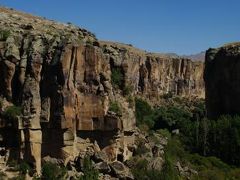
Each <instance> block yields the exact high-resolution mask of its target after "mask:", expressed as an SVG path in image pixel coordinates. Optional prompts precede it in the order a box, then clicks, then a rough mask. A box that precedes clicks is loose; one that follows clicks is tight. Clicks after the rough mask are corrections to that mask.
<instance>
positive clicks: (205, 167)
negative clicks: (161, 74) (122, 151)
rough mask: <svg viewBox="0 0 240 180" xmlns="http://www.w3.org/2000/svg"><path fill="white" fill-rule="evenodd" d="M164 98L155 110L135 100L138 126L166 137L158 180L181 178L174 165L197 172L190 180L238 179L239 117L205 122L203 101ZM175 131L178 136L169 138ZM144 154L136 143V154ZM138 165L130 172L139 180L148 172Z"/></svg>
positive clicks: (223, 117)
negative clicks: (163, 158)
mask: <svg viewBox="0 0 240 180" xmlns="http://www.w3.org/2000/svg"><path fill="white" fill-rule="evenodd" d="M166 98H167V103H166V104H165V105H164V106H160V107H156V108H152V107H151V106H150V105H149V104H148V103H147V102H146V101H144V100H142V99H136V100H135V103H136V106H135V107H136V111H135V112H136V120H137V125H138V127H140V128H142V126H147V127H148V128H145V129H149V130H151V131H149V135H150V134H151V132H152V131H154V133H160V134H162V135H163V136H165V137H168V145H167V147H166V148H165V164H164V166H163V170H162V171H161V175H159V176H158V177H159V178H158V179H163V180H165V179H182V178H183V177H182V176H181V177H179V172H177V171H176V167H175V166H176V163H177V162H180V163H181V165H182V166H183V167H185V166H186V167H189V168H192V169H194V170H196V171H197V172H198V175H194V174H192V177H191V178H190V179H196V180H197V179H198V180H205V179H207V180H208V179H209V180H210V179H211V180H212V179H220V180H221V179H229V180H230V179H239V177H240V174H239V172H240V169H239V168H238V167H239V166H240V154H239V149H240V117H239V116H234V117H232V116H229V115H227V116H221V117H220V118H219V119H217V120H209V119H207V118H206V111H205V105H204V101H201V100H197V101H191V102H189V101H187V100H186V99H184V98H179V97H170V96H168V95H166ZM175 129H178V130H179V132H180V133H179V135H174V136H173V135H171V133H169V132H172V131H173V130H175ZM146 151H147V150H145V149H144V146H141V143H140V144H139V148H137V151H136V154H137V155H139V156H141V154H144V153H146ZM141 165H142V166H139V165H136V167H135V168H134V170H133V173H134V175H135V176H136V177H139V178H140V177H144V175H145V176H147V175H148V171H150V170H145V168H146V167H147V165H146V167H145V165H144V163H143V162H142V163H141ZM138 168H139V170H138ZM155 174H156V172H155ZM149 177H150V176H148V178H149ZM143 179H144V178H143ZM145 179H146V178H145ZM152 179H154V178H152ZM183 179H184V178H183Z"/></svg>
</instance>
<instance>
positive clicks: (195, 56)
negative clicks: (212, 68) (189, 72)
mask: <svg viewBox="0 0 240 180" xmlns="http://www.w3.org/2000/svg"><path fill="white" fill-rule="evenodd" d="M205 53H206V52H205V51H203V52H200V53H198V54H192V55H184V56H183V57H185V58H189V59H191V60H193V61H205Z"/></svg>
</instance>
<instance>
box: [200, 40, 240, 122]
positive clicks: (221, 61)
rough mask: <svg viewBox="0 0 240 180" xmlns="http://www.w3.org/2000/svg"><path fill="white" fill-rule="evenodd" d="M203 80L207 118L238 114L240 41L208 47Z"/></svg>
mask: <svg viewBox="0 0 240 180" xmlns="http://www.w3.org/2000/svg"><path fill="white" fill-rule="evenodd" d="M205 65H206V67H205V71H204V80H205V84H206V108H207V114H208V117H209V118H213V119H214V118H217V117H219V116H220V115H222V114H230V115H235V114H240V107H239V102H240V96H239V94H240V88H239V80H240V73H239V68H240V43H232V44H227V45H225V46H223V47H221V48H216V49H209V50H208V51H207V53H206V60H205Z"/></svg>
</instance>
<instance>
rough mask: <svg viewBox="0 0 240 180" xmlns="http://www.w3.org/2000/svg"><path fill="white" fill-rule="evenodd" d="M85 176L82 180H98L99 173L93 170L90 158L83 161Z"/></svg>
mask: <svg viewBox="0 0 240 180" xmlns="http://www.w3.org/2000/svg"><path fill="white" fill-rule="evenodd" d="M82 171H83V173H84V175H83V176H81V177H80V180H98V177H99V172H98V171H97V170H96V169H94V168H93V164H92V161H91V159H90V158H89V157H85V158H84V159H83V168H82Z"/></svg>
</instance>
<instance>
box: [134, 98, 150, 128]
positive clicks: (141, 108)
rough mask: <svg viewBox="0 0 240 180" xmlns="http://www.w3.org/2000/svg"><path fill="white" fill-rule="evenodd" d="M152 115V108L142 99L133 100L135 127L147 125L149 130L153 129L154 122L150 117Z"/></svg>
mask: <svg viewBox="0 0 240 180" xmlns="http://www.w3.org/2000/svg"><path fill="white" fill-rule="evenodd" d="M152 113H153V110H152V107H151V106H150V105H149V104H148V103H147V102H146V101H144V100H143V99H140V98H136V99H135V117H136V120H137V126H141V125H144V124H145V125H147V126H148V127H149V128H151V127H153V125H154V122H153V119H152V117H151V115H152Z"/></svg>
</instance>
